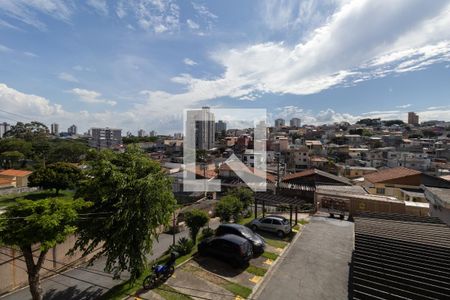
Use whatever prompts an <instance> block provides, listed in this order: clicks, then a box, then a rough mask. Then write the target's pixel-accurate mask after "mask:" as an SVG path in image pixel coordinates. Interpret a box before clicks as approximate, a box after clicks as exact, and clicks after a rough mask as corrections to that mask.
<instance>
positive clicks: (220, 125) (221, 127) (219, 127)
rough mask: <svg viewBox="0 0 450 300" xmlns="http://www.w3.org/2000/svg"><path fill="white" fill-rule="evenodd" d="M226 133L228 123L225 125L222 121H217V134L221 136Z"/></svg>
mask: <svg viewBox="0 0 450 300" xmlns="http://www.w3.org/2000/svg"><path fill="white" fill-rule="evenodd" d="M224 131H227V123H225V122H224V121H222V120H219V121H217V123H216V133H219V134H221V133H222V132H224Z"/></svg>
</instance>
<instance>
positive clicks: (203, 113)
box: [186, 106, 216, 150]
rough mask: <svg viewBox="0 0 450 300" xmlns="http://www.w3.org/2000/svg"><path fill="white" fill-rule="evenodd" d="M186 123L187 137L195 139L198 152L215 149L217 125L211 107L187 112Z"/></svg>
mask: <svg viewBox="0 0 450 300" xmlns="http://www.w3.org/2000/svg"><path fill="white" fill-rule="evenodd" d="M186 122H187V124H186V136H188V137H192V138H193V137H195V149H196V150H209V149H211V148H213V147H214V139H215V133H216V132H215V127H216V126H215V125H216V124H215V121H214V114H213V113H212V112H211V111H210V110H209V107H207V106H204V107H202V109H201V110H189V111H187V119H186ZM192 146H194V144H193V145H192Z"/></svg>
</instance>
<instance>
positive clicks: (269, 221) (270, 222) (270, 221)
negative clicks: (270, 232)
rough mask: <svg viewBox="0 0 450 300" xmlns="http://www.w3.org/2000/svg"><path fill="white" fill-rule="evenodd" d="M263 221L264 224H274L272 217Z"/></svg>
mask: <svg viewBox="0 0 450 300" xmlns="http://www.w3.org/2000/svg"><path fill="white" fill-rule="evenodd" d="M261 223H263V224H272V219H263V220H262V221H261Z"/></svg>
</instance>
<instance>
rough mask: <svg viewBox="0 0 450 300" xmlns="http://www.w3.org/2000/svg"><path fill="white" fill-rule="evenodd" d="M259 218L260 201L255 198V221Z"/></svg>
mask: <svg viewBox="0 0 450 300" xmlns="http://www.w3.org/2000/svg"><path fill="white" fill-rule="evenodd" d="M257 218H258V200H256V197H255V219H257Z"/></svg>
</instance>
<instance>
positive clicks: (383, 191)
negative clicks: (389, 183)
mask: <svg viewBox="0 0 450 300" xmlns="http://www.w3.org/2000/svg"><path fill="white" fill-rule="evenodd" d="M384 193H385V190H384V188H377V194H381V195H384Z"/></svg>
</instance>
